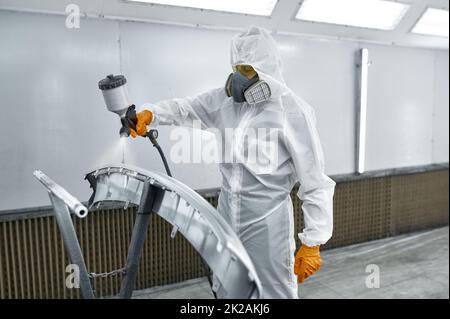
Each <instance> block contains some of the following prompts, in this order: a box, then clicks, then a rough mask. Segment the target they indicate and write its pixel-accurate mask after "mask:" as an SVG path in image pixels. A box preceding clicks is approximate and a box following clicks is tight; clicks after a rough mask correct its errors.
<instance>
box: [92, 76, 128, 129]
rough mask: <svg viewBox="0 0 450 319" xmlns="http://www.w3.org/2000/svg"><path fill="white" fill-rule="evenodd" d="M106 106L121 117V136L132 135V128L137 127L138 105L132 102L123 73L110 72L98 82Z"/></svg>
mask: <svg viewBox="0 0 450 319" xmlns="http://www.w3.org/2000/svg"><path fill="white" fill-rule="evenodd" d="M98 87H99V89H100V90H101V91H102V94H103V98H104V100H105V104H106V107H107V108H108V110H109V111H111V112H113V113H116V114H117V115H119V117H120V122H121V123H122V127H121V128H120V131H119V133H120V136H121V137H128V136H130V129H136V122H137V118H136V107H135V105H134V104H132V103H131V102H130V98H129V96H128V90H127V79H126V78H125V76H123V75H113V74H110V75H108V76H107V77H106V78H104V79H102V80H100V81H99V82H98Z"/></svg>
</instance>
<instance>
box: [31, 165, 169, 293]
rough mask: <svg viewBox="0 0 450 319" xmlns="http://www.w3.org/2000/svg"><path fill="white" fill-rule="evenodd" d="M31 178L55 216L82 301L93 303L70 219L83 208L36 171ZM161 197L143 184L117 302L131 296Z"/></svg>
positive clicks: (89, 283) (88, 281)
mask: <svg viewBox="0 0 450 319" xmlns="http://www.w3.org/2000/svg"><path fill="white" fill-rule="evenodd" d="M35 176H36V178H37V179H38V180H39V181H40V182H41V183H42V184H43V185H44V186H45V187H46V188H47V190H48V193H49V197H50V201H51V203H52V206H53V209H54V212H55V217H56V222H57V224H58V228H59V231H60V233H61V235H62V239H63V242H64V247H65V249H66V251H67V253H68V255H69V260H70V262H71V263H72V264H76V265H77V266H78V269H79V283H80V290H81V295H82V297H83V298H84V299H93V298H95V294H94V290H93V288H92V284H91V281H90V278H91V277H92V275H91V274H90V273H89V272H88V270H87V268H86V262H85V261H84V257H83V253H82V252H81V247H80V244H79V242H78V237H77V234H76V232H75V228H74V226H73V222H72V218H71V216H70V213H71V211H73V210H74V209H73V207H80V206H81V207H83V208H84V206H83V205H82V204H81V203H80V202H78V201H77V200H76V199H75V198H74V197H73V196H72V195H70V194H69V193H68V192H67V191H66V190H65V189H63V188H62V187H61V186H59V185H58V184H56V183H55V182H54V181H52V180H51V179H50V178H49V177H48V176H46V175H45V174H44V173H42V172H39V171H36V172H35ZM163 194H164V192H163V191H162V190H161V189H159V188H158V187H156V186H153V185H151V184H150V183H149V182H148V181H147V182H144V185H143V190H142V195H141V200H140V205H139V208H138V211H137V216H136V221H135V223H134V226H133V232H132V235H131V241H130V245H129V248H128V257H127V262H126V266H125V270H124V273H125V277H124V279H123V281H122V285H121V287H120V294H119V298H122V299H128V298H131V296H132V293H133V289H134V284H135V281H136V276H137V271H138V267H139V260H140V258H141V254H142V249H143V247H144V242H145V238H146V235H147V229H148V225H149V222H150V216H151V214H152V211H153V205H154V203H155V200H156V199H157V198H158V196H159V197H160V196H163ZM84 209H85V208H84ZM86 211H87V210H86ZM84 216H86V215H84Z"/></svg>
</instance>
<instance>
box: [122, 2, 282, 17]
mask: <svg viewBox="0 0 450 319" xmlns="http://www.w3.org/2000/svg"><path fill="white" fill-rule="evenodd" d="M128 1H132V2H145V3H151V4H163V5H168V6H177V7H189V8H197V9H206V10H214V11H225V12H233V13H243V14H254V15H260V16H270V15H271V14H272V11H273V8H274V7H275V5H276V3H277V0H128Z"/></svg>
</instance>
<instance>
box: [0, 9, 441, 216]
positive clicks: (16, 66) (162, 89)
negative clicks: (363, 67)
mask: <svg viewBox="0 0 450 319" xmlns="http://www.w3.org/2000/svg"><path fill="white" fill-rule="evenodd" d="M64 21H65V19H64V17H61V16H52V15H37V14H25V13H11V12H0V39H1V41H0V108H1V115H0V210H4V209H12V208H23V207H31V206H40V205H48V204H49V200H48V198H47V196H46V194H45V191H44V189H43V188H42V187H41V185H39V183H38V182H37V181H36V180H35V179H34V177H33V176H32V172H33V170H34V169H41V170H43V171H44V172H46V173H47V174H48V175H49V176H51V177H53V178H54V179H55V180H56V181H57V182H60V183H61V184H62V185H64V186H65V187H67V189H68V190H69V191H70V192H72V193H73V194H74V195H75V196H77V197H79V198H80V199H82V200H86V199H87V198H88V195H89V194H90V191H89V189H88V186H87V183H86V182H85V181H84V180H83V174H84V173H86V172H87V171H88V170H89V169H90V168H92V167H95V166H99V165H103V164H106V163H111V162H118V161H120V160H121V159H122V149H121V148H120V147H119V138H118V130H119V127H120V123H119V121H118V118H117V116H116V115H114V114H112V113H110V112H107V111H106V108H105V106H104V102H103V99H102V96H101V93H100V91H99V90H98V88H97V82H98V80H99V79H101V78H103V77H104V76H105V75H107V74H109V73H123V74H125V75H126V77H127V78H128V82H129V84H128V86H129V91H130V96H131V97H132V98H133V101H134V102H135V104H136V105H138V106H139V105H141V104H142V103H144V102H155V101H158V100H161V99H166V98H172V97H182V96H186V95H192V94H197V93H200V92H203V91H204V90H207V89H209V88H212V87H217V86H222V85H224V82H225V80H226V77H227V75H228V74H229V72H230V66H229V40H230V37H231V36H232V35H233V32H229V31H216V30H205V29H194V28H185V27H175V26H163V25H157V24H147V23H136V22H133V23H131V22H117V21H111V20H98V19H87V20H86V19H82V20H81V28H80V29H78V30H74V29H72V30H69V29H66V28H65V25H64ZM119 40H120V41H119ZM276 40H277V41H278V43H279V45H280V50H281V54H282V57H283V60H284V74H285V78H286V81H287V83H288V85H289V86H290V87H291V88H292V89H293V90H294V91H295V92H296V93H298V94H299V95H301V96H302V97H303V98H304V99H305V100H307V101H308V102H309V103H310V104H311V105H313V107H314V108H315V110H316V115H317V120H318V129H319V134H320V136H321V140H322V144H323V148H324V152H325V156H326V169H327V173H329V174H340V173H349V172H352V171H353V170H354V155H355V154H354V143H355V137H354V130H355V128H354V125H355V124H354V120H355V112H354V110H355V100H356V98H355V95H356V91H355V90H356V89H355V87H356V83H355V74H356V69H355V62H356V59H355V57H356V52H357V50H358V48H360V46H359V45H358V43H356V42H340V41H319V40H307V39H301V38H298V37H293V36H276ZM369 49H370V53H371V60H372V61H373V65H372V67H371V69H370V78H369V106H368V107H369V110H368V121H369V122H368V136H367V167H368V169H379V168H387V167H397V166H409V165H417V164H427V163H431V162H442V161H448V52H442V51H431V50H421V49H406V48H398V47H388V46H377V45H373V46H370V47H369ZM433 106H434V108H433ZM433 110H434V114H435V116H434V118H433ZM444 117H445V119H447V120H445V119H444ZM171 130H173V128H162V129H161V138H160V141H161V145H162V146H163V147H164V149H165V150H166V153H169V150H170V146H171V145H173V143H174V142H173V141H170V140H169V134H170V132H171ZM433 137H434V144H433V143H432V140H433ZM125 162H126V163H130V164H136V165H139V166H142V167H145V168H149V169H157V170H162V168H163V167H162V164H161V160H160V158H159V157H158V155H157V153H156V152H155V150H154V149H153V147H151V146H150V144H149V142H148V141H147V140H145V139H137V140H129V141H128V145H127V151H126V156H125ZM172 168H173V174H174V176H176V177H177V178H179V179H180V180H181V181H183V182H184V183H186V184H188V185H190V186H191V187H193V188H196V189H200V188H208V187H215V186H218V185H219V184H220V176H219V173H218V170H217V166H216V165H202V164H177V165H173V164H172Z"/></svg>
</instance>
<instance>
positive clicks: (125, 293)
mask: <svg viewBox="0 0 450 319" xmlns="http://www.w3.org/2000/svg"><path fill="white" fill-rule="evenodd" d="M157 192H158V188H157V187H155V186H153V185H150V184H149V183H148V182H146V183H144V189H143V190H142V196H141V203H140V205H139V208H138V211H137V215H136V221H135V223H134V227H133V233H132V235H131V241H130V246H129V248H128V256H127V264H126V266H125V278H124V279H123V281H122V285H121V287H120V294H119V298H121V299H129V298H131V295H132V294H133V289H134V284H135V281H136V276H137V271H138V267H139V260H140V258H141V254H142V248H143V247H144V242H145V238H146V235H147V229H148V224H149V222H150V216H151V213H152V208H153V203H154V201H155V198H156V195H157Z"/></svg>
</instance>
